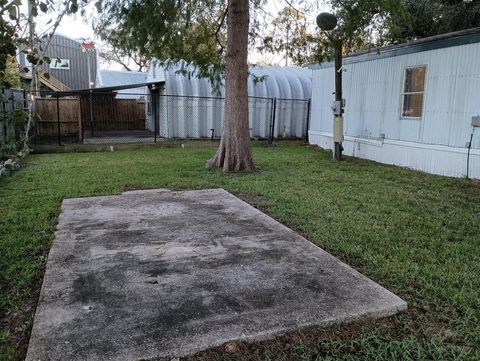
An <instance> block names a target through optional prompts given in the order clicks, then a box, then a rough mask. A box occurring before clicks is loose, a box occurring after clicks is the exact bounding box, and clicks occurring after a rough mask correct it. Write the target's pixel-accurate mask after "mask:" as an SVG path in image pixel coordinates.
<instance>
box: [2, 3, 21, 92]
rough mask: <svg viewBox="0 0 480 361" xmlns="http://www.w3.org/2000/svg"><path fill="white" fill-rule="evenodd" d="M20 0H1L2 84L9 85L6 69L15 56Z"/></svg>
mask: <svg viewBox="0 0 480 361" xmlns="http://www.w3.org/2000/svg"><path fill="white" fill-rule="evenodd" d="M20 5H21V1H20V0H15V1H9V0H0V86H9V84H8V79H6V76H5V75H6V74H5V71H6V69H7V66H8V64H9V61H10V59H11V57H14V56H15V51H16V41H17V38H18V35H17V27H18V22H19V16H20V14H19V13H20V11H19V7H20Z"/></svg>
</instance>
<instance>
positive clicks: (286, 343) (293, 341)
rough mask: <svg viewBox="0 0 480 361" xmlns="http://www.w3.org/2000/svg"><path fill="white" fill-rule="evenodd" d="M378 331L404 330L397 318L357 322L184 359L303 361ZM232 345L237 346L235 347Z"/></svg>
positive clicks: (399, 332)
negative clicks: (330, 346)
mask: <svg viewBox="0 0 480 361" xmlns="http://www.w3.org/2000/svg"><path fill="white" fill-rule="evenodd" d="M369 329H370V330H376V331H377V333H378V334H381V335H382V336H384V337H388V336H390V337H402V334H403V331H402V328H401V327H400V325H399V322H398V320H397V318H396V317H390V318H385V319H380V320H376V321H363V322H361V321H358V322H355V323H350V324H345V325H339V326H332V327H327V328H321V327H309V328H305V329H302V330H300V331H298V332H295V333H289V334H285V335H282V336H278V337H275V338H274V339H271V340H266V341H257V342H240V341H237V342H228V343H226V344H224V345H222V346H220V347H215V348H211V349H208V350H205V351H201V352H198V353H197V354H194V355H192V356H189V357H186V358H182V360H184V361H214V360H215V361H217V360H249V361H257V360H258V361H260V360H266V359H269V360H285V361H287V360H288V361H296V360H299V361H300V360H303V359H304V357H305V355H309V356H311V357H312V359H316V358H317V357H323V356H327V355H330V356H331V351H332V350H329V349H327V348H326V347H325V343H326V342H328V341H337V342H342V343H347V342H348V341H350V340H353V339H355V338H356V337H358V336H359V335H360V334H361V333H362V332H364V331H365V330H369ZM231 345H235V347H234V348H232V347H231ZM350 351H351V350H350Z"/></svg>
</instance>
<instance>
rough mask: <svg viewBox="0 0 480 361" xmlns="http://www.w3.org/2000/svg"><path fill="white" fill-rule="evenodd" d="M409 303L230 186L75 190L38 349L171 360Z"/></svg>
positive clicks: (40, 311)
mask: <svg viewBox="0 0 480 361" xmlns="http://www.w3.org/2000/svg"><path fill="white" fill-rule="evenodd" d="M405 308H406V303H405V302H404V301H402V300H401V299H400V298H398V297H397V296H395V295H393V294H392V293H390V292H389V291H387V290H386V289H384V288H382V287H381V286H379V285H378V284H376V283H375V282H373V281H371V280H369V279H368V278H366V277H364V276H362V275H361V274H359V273H358V272H356V271H355V270H353V269H351V268H350V267H348V266H346V265H345V264H343V263H342V262H340V261H339V260H337V259H336V258H334V257H333V256H331V255H329V254H328V253H326V252H325V251H323V250H322V249H320V248H318V247H316V246H315V245H313V244H312V243H311V242H309V241H307V240H306V239H304V238H302V237H301V236H299V235H298V234H296V233H295V232H293V231H292V230H290V229H288V228H287V227H285V226H283V225H281V224H280V223H278V222H276V221H275V220H273V219H272V218H270V217H268V216H267V215H265V214H263V213H262V212H260V211H258V210H257V209H255V208H253V207H251V206H250V205H248V204H247V203H244V202H243V201H241V200H239V199H238V198H236V197H234V196H233V195H231V194H230V193H228V192H226V191H224V190H222V189H213V190H201V191H185V192H171V191H168V190H164V189H163V190H153V191H136V192H127V193H124V194H123V195H121V196H110V197H93V198H81V199H66V200H64V202H63V206H62V213H61V215H60V220H59V224H58V231H57V233H56V239H55V241H54V243H53V247H52V249H51V252H50V255H49V259H48V264H47V269H46V273H45V278H44V282H43V286H42V291H41V295H40V300H39V303H38V307H37V313H36V315H35V321H34V325H33V330H32V336H31V340H30V346H29V350H28V355H27V358H26V360H27V361H38V360H42V361H46V360H90V361H93V360H122V361H125V360H140V359H151V358H160V359H161V358H167V359H168V358H171V357H174V356H182V355H187V354H189V353H192V352H195V351H198V350H201V349H205V348H208V347H211V346H218V345H221V344H223V343H224V342H227V341H230V340H236V339H242V340H258V339H264V338H268V337H271V336H274V335H277V334H281V333H284V332H287V331H292V330H296V329H298V328H301V327H304V326H309V325H329V324H332V323H338V322H345V321H350V320H353V319H357V318H360V317H381V316H387V315H392V314H394V313H396V312H398V311H402V310H404V309H405Z"/></svg>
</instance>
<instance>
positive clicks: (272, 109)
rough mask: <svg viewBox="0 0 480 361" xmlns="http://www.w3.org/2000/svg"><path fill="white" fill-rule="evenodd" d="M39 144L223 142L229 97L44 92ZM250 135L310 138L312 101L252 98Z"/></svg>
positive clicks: (39, 103)
mask: <svg viewBox="0 0 480 361" xmlns="http://www.w3.org/2000/svg"><path fill="white" fill-rule="evenodd" d="M33 99H34V102H35V106H34V108H35V112H36V115H37V119H36V125H35V130H36V132H35V136H36V141H37V142H44V143H58V144H60V145H61V144H65V143H82V144H122V143H150V142H151V143H157V142H165V141H168V140H175V139H182V140H192V139H218V138H220V136H221V134H222V127H223V118H224V107H225V99H224V98H222V97H199V96H185V95H183V96H182V95H164V94H158V93H157V94H155V93H133V92H132V93H126V92H116V91H109V92H107V91H98V90H91V91H83V92H77V93H74V92H68V93H67V92H38V93H36V94H35V96H34V97H33ZM248 117H249V123H250V136H251V137H252V138H257V139H268V140H269V141H270V142H273V140H274V139H276V138H305V137H306V136H307V129H308V123H309V118H310V100H305V99H281V98H261V97H249V114H248Z"/></svg>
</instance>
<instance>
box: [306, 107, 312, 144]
mask: <svg viewBox="0 0 480 361" xmlns="http://www.w3.org/2000/svg"><path fill="white" fill-rule="evenodd" d="M310 106H311V98H308V103H307V134H306V138H307V142H310V140H309V139H308V128H310V114H311V113H310Z"/></svg>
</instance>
